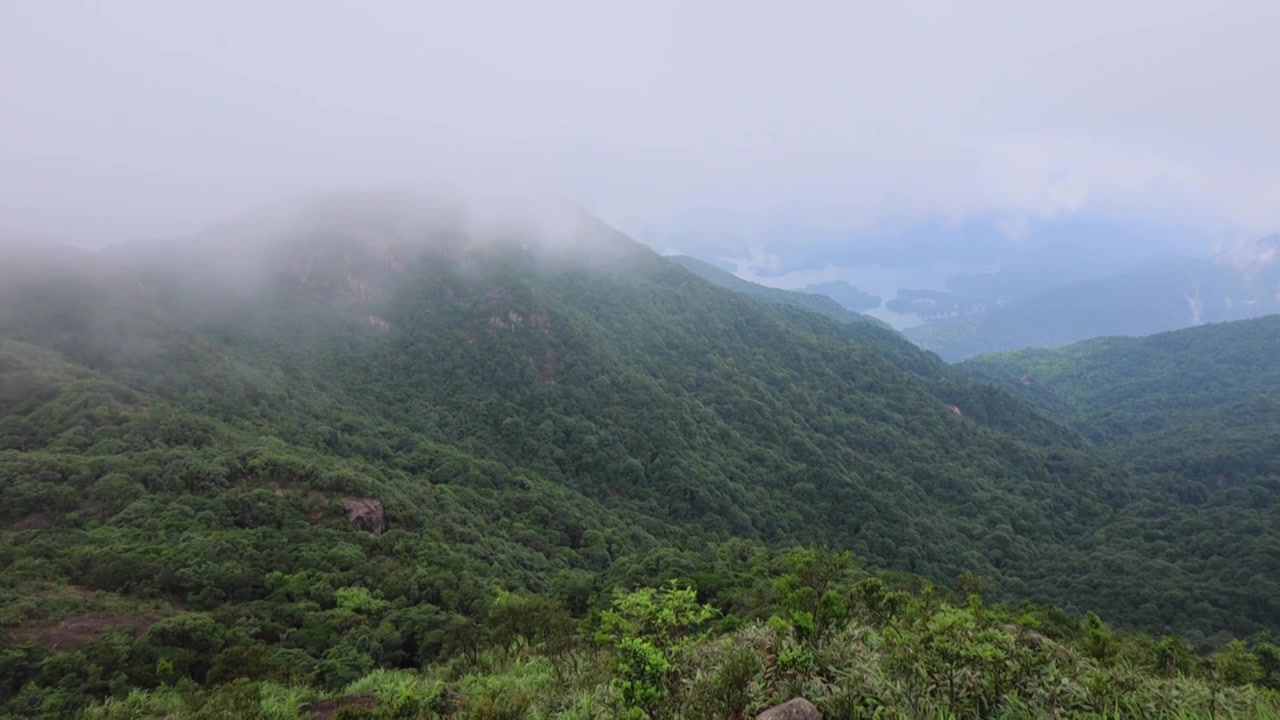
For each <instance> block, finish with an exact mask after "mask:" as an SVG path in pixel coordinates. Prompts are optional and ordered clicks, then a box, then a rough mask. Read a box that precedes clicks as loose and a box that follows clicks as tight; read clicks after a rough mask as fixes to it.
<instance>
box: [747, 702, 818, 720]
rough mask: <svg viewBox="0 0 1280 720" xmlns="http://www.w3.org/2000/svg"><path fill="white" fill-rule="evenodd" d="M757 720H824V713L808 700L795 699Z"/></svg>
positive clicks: (759, 716)
mask: <svg viewBox="0 0 1280 720" xmlns="http://www.w3.org/2000/svg"><path fill="white" fill-rule="evenodd" d="M756 720H822V713H820V712H818V708H816V707H814V706H813V703H811V702H809V701H808V700H805V699H804V698H795V699H794V700H788V701H787V702H784V703H782V704H781V705H778V706H776V707H771V708H769V709H768V710H765V711H764V712H762V713H760V714H759V715H757V716H756Z"/></svg>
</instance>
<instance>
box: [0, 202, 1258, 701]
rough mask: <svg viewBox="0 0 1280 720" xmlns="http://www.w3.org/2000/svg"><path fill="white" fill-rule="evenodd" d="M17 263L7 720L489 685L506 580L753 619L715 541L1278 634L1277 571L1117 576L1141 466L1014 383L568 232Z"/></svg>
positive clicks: (328, 217)
mask: <svg viewBox="0 0 1280 720" xmlns="http://www.w3.org/2000/svg"><path fill="white" fill-rule="evenodd" d="M6 252H10V253H13V256H12V257H11V258H8V259H7V261H6V262H5V263H3V265H0V267H4V268H6V269H7V271H6V272H4V275H3V280H4V282H3V284H2V285H0V309H2V310H0V524H2V525H3V527H4V531H3V533H2V534H0V558H3V570H2V571H0V579H2V581H3V582H0V597H3V600H4V601H3V603H0V608H2V609H0V629H3V635H2V637H3V643H4V644H3V645H0V657H2V658H3V662H4V663H5V665H4V667H5V672H4V673H3V674H2V677H3V678H4V685H3V687H0V692H2V693H3V699H4V703H5V704H4V708H5V710H6V711H7V712H9V713H11V714H13V715H15V716H18V717H31V716H38V715H45V716H54V717H56V716H62V715H65V714H66V713H68V712H70V711H71V710H72V709H74V708H76V707H79V706H80V705H82V704H83V703H85V702H86V701H88V700H89V699H92V698H100V697H105V696H109V695H113V696H118V697H121V696H123V695H124V694H125V693H127V691H128V690H129V689H130V688H158V690H157V691H156V692H157V693H158V695H157V696H156V698H157V699H156V701H157V702H160V701H163V699H164V697H165V696H164V693H165V692H169V691H170V690H172V691H173V692H175V693H178V695H180V696H181V698H178V699H173V698H170V699H171V700H172V701H173V702H179V703H187V702H192V703H195V702H197V701H198V699H199V698H198V697H197V696H196V695H192V694H191V693H193V692H195V686H194V685H192V684H191V683H196V684H199V685H203V686H206V687H211V686H216V685H219V684H220V683H224V682H227V681H229V680H231V679H234V678H236V677H238V676H240V675H241V674H243V673H246V672H249V671H248V670H245V669H244V668H258V667H260V668H265V669H263V670H262V671H261V673H260V674H259V675H254V674H250V675H249V677H250V678H252V679H254V680H263V679H273V680H274V681H278V682H280V683H283V684H286V685H289V684H295V685H296V684H299V683H301V684H303V685H306V686H308V687H315V688H319V689H321V690H324V691H327V692H334V691H338V690H340V689H342V688H344V687H347V686H348V685H349V684H351V683H354V682H357V681H358V680H359V679H360V678H361V677H363V676H365V675H367V674H368V673H371V672H373V671H374V670H376V669H377V668H392V669H395V668H401V669H419V668H422V667H424V666H426V665H428V664H431V663H439V662H443V661H445V660H449V659H450V658H453V659H457V658H462V660H458V661H457V662H460V663H466V662H469V663H472V664H473V666H472V669H471V670H470V671H469V672H475V671H476V670H475V667H474V663H477V662H479V661H480V660H479V652H480V650H481V649H485V648H490V647H491V645H490V644H489V641H488V640H487V639H486V638H487V637H488V635H489V634H491V633H493V632H497V629H496V628H497V626H496V625H494V623H495V622H496V620H494V616H493V614H492V613H493V612H494V604H495V603H498V602H499V600H500V598H502V597H505V596H504V595H503V593H504V592H514V593H521V594H536V595H537V596H538V597H540V598H544V599H546V600H547V601H548V602H553V603H554V604H555V607H558V608H560V609H561V610H562V611H563V612H565V613H569V614H570V615H571V616H572V617H574V618H588V617H595V618H599V617H600V616H599V615H598V614H593V611H595V610H599V609H601V608H603V607H607V606H608V603H609V602H610V599H609V598H610V597H611V595H610V593H611V591H612V589H613V588H628V589H630V588H635V587H637V586H645V585H654V584H657V583H660V582H662V581H664V580H667V579H670V578H677V579H680V580H682V581H688V582H693V583H696V584H697V585H698V586H699V588H700V589H701V592H702V597H703V601H705V602H714V603H715V605H716V608H717V610H718V611H720V612H724V613H733V612H734V611H733V609H732V608H733V607H734V603H738V604H739V605H740V608H741V612H739V613H738V614H739V615H740V616H742V617H744V618H745V617H748V616H750V617H764V616H766V615H768V614H769V613H771V612H772V611H773V608H774V605H773V604H771V602H772V601H769V600H768V599H766V598H761V597H759V593H760V592H762V591H761V590H759V589H757V590H748V589H740V590H734V591H732V592H731V590H732V588H733V587H737V586H740V585H743V584H746V583H747V581H746V580H744V579H742V578H739V579H738V580H733V581H731V580H729V579H726V578H725V577H724V576H723V573H720V571H716V570H714V569H713V568H712V567H711V566H709V565H707V563H708V562H710V561H706V560H697V561H694V560H689V559H688V558H690V557H695V556H696V554H697V553H704V552H706V551H707V548H709V547H717V546H720V545H721V544H722V543H724V542H726V541H728V540H730V539H731V538H736V539H738V540H739V541H742V542H745V543H748V546H750V547H755V546H754V545H751V543H759V544H760V545H761V546H766V547H770V548H782V547H787V546H793V545H811V544H824V543H825V544H829V545H830V546H833V547H838V548H842V549H849V550H852V551H854V552H855V553H856V554H857V555H859V556H862V557H865V558H866V559H867V561H868V562H869V563H870V564H871V566H873V567H876V568H880V569H883V570H887V571H897V572H909V573H914V574H917V575H919V576H921V577H922V578H924V579H926V580H930V581H933V582H936V583H942V584H944V585H950V584H951V582H952V580H953V579H954V578H956V577H957V576H960V575H961V574H962V573H963V574H964V577H966V578H969V579H968V580H967V581H966V583H967V584H974V583H976V584H978V585H982V586H984V587H985V588H987V593H988V595H989V597H990V598H991V599H993V600H999V601H1004V602H1009V603H1019V602H1023V601H1033V602H1037V603H1047V602H1052V603H1056V604H1059V605H1062V606H1064V607H1065V608H1066V610H1067V611H1068V612H1072V613H1079V612H1083V611H1084V610H1085V609H1088V608H1095V609H1098V610H1099V611H1100V612H1103V613H1104V614H1105V615H1106V616H1107V617H1108V618H1109V619H1113V620H1115V621H1116V622H1118V623H1120V624H1122V625H1126V626H1128V627H1134V628H1142V629H1146V630H1149V631H1162V630H1164V629H1165V628H1164V627H1160V625H1161V624H1163V625H1166V626H1168V627H1169V628H1170V629H1173V630H1175V631H1179V632H1191V633H1193V639H1196V638H1198V639H1199V640H1204V639H1205V638H1206V637H1207V636H1210V635H1213V634H1215V633H1218V634H1219V635H1216V636H1215V637H1216V638H1218V639H1225V638H1226V637H1227V636H1226V635H1223V633H1230V634H1234V635H1236V636H1239V637H1245V636H1249V635H1251V634H1254V633H1257V632H1258V631H1261V630H1264V629H1272V628H1274V625H1273V624H1271V623H1274V618H1275V617H1276V615H1275V613H1274V611H1273V609H1272V608H1271V607H1270V606H1269V605H1268V604H1267V602H1269V601H1267V600H1266V595H1265V593H1267V592H1268V591H1269V590H1268V586H1266V585H1257V586H1254V585H1250V586H1248V587H1244V586H1240V585H1235V586H1231V587H1230V588H1229V592H1227V591H1226V590H1224V592H1222V593H1218V594H1215V595H1212V596H1207V597H1204V598H1202V597H1200V596H1199V595H1194V596H1193V595H1190V593H1191V592H1192V591H1193V590H1196V588H1195V586H1194V581H1198V579H1199V578H1201V577H1203V576H1204V573H1206V572H1212V573H1219V574H1222V573H1227V572H1237V573H1238V572H1242V571H1244V570H1245V569H1247V568H1248V567H1249V566H1247V565H1240V564H1228V565H1226V567H1225V569H1224V568H1223V567H1221V565H1222V564H1221V563H1217V564H1211V565H1210V567H1209V569H1208V570H1206V569H1205V568H1204V567H1202V566H1201V564H1200V563H1201V560H1202V558H1199V557H1197V558H1183V559H1175V560H1173V561H1168V566H1167V567H1166V566H1164V565H1159V566H1151V567H1141V563H1142V562H1144V560H1143V557H1142V556H1141V554H1140V552H1145V550H1142V551H1137V550H1134V549H1133V548H1132V547H1131V546H1130V545H1128V544H1126V543H1128V541H1129V538H1128V536H1126V537H1125V538H1124V539H1123V540H1122V541H1121V540H1116V539H1114V538H1113V537H1111V536H1110V535H1109V534H1110V533H1111V532H1112V529H1111V528H1113V527H1116V523H1117V522H1121V521H1123V522H1134V523H1154V522H1155V521H1156V519H1157V518H1155V517H1153V516H1151V515H1150V512H1149V509H1148V508H1146V507H1145V506H1143V505H1142V504H1141V503H1140V502H1137V503H1135V500H1141V498H1142V497H1143V495H1142V494H1141V493H1140V492H1135V491H1134V490H1133V488H1134V484H1133V478H1132V476H1131V475H1130V474H1129V473H1128V472H1126V471H1123V470H1118V469H1116V468H1115V467H1114V466H1113V465H1111V464H1109V463H1108V462H1107V461H1106V460H1104V459H1103V458H1101V457H1099V456H1098V454H1097V453H1096V452H1094V451H1093V450H1092V449H1091V448H1090V447H1089V445H1088V443H1087V442H1086V441H1085V440H1084V439H1083V438H1082V437H1081V436H1080V435H1079V434H1077V433H1076V432H1074V431H1072V430H1070V429H1068V428H1066V427H1064V426H1063V425H1060V424H1058V423H1057V422H1055V421H1053V420H1051V419H1049V418H1048V417H1047V416H1046V415H1044V414H1043V413H1041V412H1039V411H1037V410H1036V409H1034V407H1032V406H1031V405H1030V404H1028V403H1026V402H1023V401H1020V400H1018V399H1017V398H1015V397H1014V395H1013V393H1011V392H1009V391H1006V390H1003V389H996V388H993V387H991V386H990V385H987V384H982V383H974V382H971V381H969V380H968V379H966V378H965V377H963V376H962V375H961V374H960V373H959V372H957V371H956V370H954V369H952V368H949V367H948V366H946V365H944V364H943V363H942V362H941V361H939V360H938V359H937V357H936V356H933V355H930V354H927V353H923V352H921V351H919V350H917V349H915V348H914V347H913V346H911V345H910V344H909V343H907V342H905V340H903V339H902V338H901V337H900V336H898V335H897V334H896V333H893V332H892V331H888V330H885V329H884V328H882V327H880V326H878V325H875V324H872V323H854V324H850V323H840V322H834V321H832V320H830V319H828V318H826V317H822V316H820V315H816V314H813V313H810V312H807V311H804V310H800V309H797V308H792V307H786V306H783V307H778V306H774V305H769V304H767V303H761V302H757V301H755V300H752V299H750V298H747V297H743V296H741V295H738V294H735V293H733V292H730V291H728V290H725V289H723V288H720V287H716V286H714V285H712V284H710V283H708V282H706V281H704V280H702V279H700V278H699V277H697V276H696V275H694V274H693V273H690V272H689V271H687V270H686V269H684V268H682V267H679V266H677V265H676V264H674V263H671V262H669V261H668V260H666V259H664V258H661V257H659V256H658V255H656V254H654V253H652V252H650V251H649V250H647V249H646V248H644V247H643V246H640V245H638V244H637V243H634V242H633V241H631V240H629V239H628V238H625V237H623V236H621V235H618V234H617V233H615V232H613V231H612V230H610V229H608V228H607V227H604V226H603V225H601V224H599V223H598V222H596V221H594V220H593V219H591V218H587V217H583V216H581V215H580V214H576V213H573V212H569V211H558V212H556V213H552V214H550V215H546V214H543V215H538V216H537V217H535V218H533V219H528V220H525V219H522V218H515V219H508V220H504V221H503V222H483V223H482V222H478V221H477V219H476V218H474V217H469V216H467V215H466V214H465V213H459V212H455V211H454V209H453V208H450V207H423V206H420V205H418V204H415V203H409V202H407V201H405V200H403V199H388V198H382V197H374V196H368V197H366V196H356V197H345V198H330V199H327V200H325V201H324V202H323V203H321V204H318V205H316V206H313V207H307V208H302V209H285V210H279V209H276V210H271V211H266V212H263V213H258V214H254V215H251V216H249V217H246V218H243V219H240V220H238V221H236V222H232V223H229V224H227V225H224V226H222V227H219V228H216V229H214V230H211V231H210V232H209V233H206V234H204V235H201V236H199V237H196V238H193V239H191V240H189V241H184V242H181V243H147V244H141V245H134V246H125V247H120V248H115V249H112V250H109V251H104V252H102V253H96V254H88V253H78V252H76V251H72V250H58V251H56V252H55V251H54V250H53V249H51V248H31V247H28V248H10V249H8V250H7V251H6ZM1126 527H1127V526H1126ZM1141 527H1143V528H1145V527H1146V526H1145V525H1143V526H1141ZM1258 537H1259V538H1260V540H1259V542H1263V541H1266V542H1270V541H1271V540H1270V535H1269V533H1267V532H1262V533H1260V534H1259V536H1258ZM1118 551H1122V552H1118ZM690 553H695V555H689V554H690ZM757 579H758V578H757ZM912 582H913V583H917V584H918V583H919V582H922V581H921V580H913V581H912ZM735 583H736V584H735ZM735 593H746V594H747V595H752V594H753V593H754V595H753V597H754V598H755V599H749V598H739V599H736V600H735V599H734V598H735V597H737V596H736V595H735ZM1157 603H1158V604H1159V606H1158V607H1157ZM1170 603H1174V604H1172V605H1170ZM1197 603H1200V604H1203V605H1204V608H1201V607H1200V606H1199V605H1197ZM931 607H933V606H931ZM1165 607H1168V608H1171V609H1170V610H1169V611H1168V612H1165V610H1164V608H1165ZM935 609H936V608H935ZM1202 610H1203V611H1202ZM932 611H933V610H930V612H932ZM919 617H925V616H924V615H920V616H919ZM792 619H793V620H795V618H794V617H793V618H792ZM575 622H576V621H575ZM796 622H800V623H801V624H802V625H803V623H804V622H806V621H803V620H797V621H796ZM868 622H869V620H868ZM1063 622H1065V623H1066V624H1068V625H1070V624H1071V623H1072V622H1074V619H1072V620H1070V621H1067V620H1064V621H1063ZM584 627H585V626H584ZM722 630H724V631H725V632H729V631H731V630H735V628H733V627H724V628H722ZM851 632H853V630H851ZM1064 632H1065V631H1064ZM1067 634H1068V635H1069V634H1070V633H1067ZM1064 637H1066V635H1064ZM1208 644H1209V645H1217V644H1219V643H1218V642H1216V641H1215V642H1210V643H1208ZM708 652H710V650H708ZM503 657H504V658H505V657H506V654H505V652H504V653H503ZM1251 657H1252V656H1251ZM1255 660H1256V658H1255ZM495 672H496V669H495ZM597 679H599V678H597ZM1249 679H1255V678H1246V680H1245V681H1246V682H1247V681H1248V680H1249ZM424 682H425V680H424ZM450 682H452V681H450ZM183 683H186V684H185V685H184V684H183ZM606 684H607V683H606ZM1235 684H1239V683H1235ZM166 688H168V690H166ZM183 688H186V689H185V690H184V689H183ZM228 692H230V690H228ZM779 692H780V691H779ZM183 693H186V694H185V695H183ZM996 695H997V696H999V695H1000V693H997V694H996ZM763 697H764V696H761V698H763ZM218 702H219V703H220V702H221V701H218ZM228 702H229V701H228ZM753 702H755V701H753ZM113 707H114V706H113ZM121 707H126V706H121ZM192 707H194V706H192ZM210 707H217V703H215V704H214V705H211V706H210ZM104 708H105V706H104ZM103 712H119V713H125V714H124V715H121V714H117V715H114V717H122V716H129V715H128V714H127V713H128V712H133V711H132V710H128V709H127V707H126V709H125V710H119V709H118V708H117V709H115V710H111V709H110V708H106V709H103ZM174 712H176V711H174ZM193 712H203V711H200V710H199V709H198V708H196V710H193ZM210 712H212V710H210ZM433 712H434V711H433ZM197 716H201V715H198V714H197ZM203 716H208V717H213V716H214V715H203ZM203 716H202V717H203ZM425 716H429V717H430V716H433V715H425ZM502 716H503V715H500V714H496V715H488V716H485V715H474V717H502ZM508 716H509V717H518V716H521V715H518V714H517V715H508Z"/></svg>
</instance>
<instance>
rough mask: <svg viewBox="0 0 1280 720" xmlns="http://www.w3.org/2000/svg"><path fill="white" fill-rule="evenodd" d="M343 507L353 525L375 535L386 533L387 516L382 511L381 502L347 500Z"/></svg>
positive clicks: (343, 502) (369, 499)
mask: <svg viewBox="0 0 1280 720" xmlns="http://www.w3.org/2000/svg"><path fill="white" fill-rule="evenodd" d="M342 507H343V508H344V509H345V510H346V511H347V521H348V522H350V523H351V524H352V525H355V526H356V527H358V528H360V529H361V530H364V531H365V532H371V533H373V534H374V535H381V534H382V533H384V532H386V530H387V516H386V513H385V512H384V511H383V509H382V501H381V500H374V499H373V498H347V499H345V500H343V501H342Z"/></svg>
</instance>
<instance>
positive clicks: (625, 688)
mask: <svg viewBox="0 0 1280 720" xmlns="http://www.w3.org/2000/svg"><path fill="white" fill-rule="evenodd" d="M715 614H716V610H715V608H713V607H711V606H710V605H703V604H700V603H699V602H698V594H697V592H696V591H695V590H694V589H693V588H691V587H686V588H682V587H680V586H679V585H678V584H677V583H676V581H674V580H672V581H671V582H670V583H668V584H667V585H666V586H664V587H662V588H641V589H639V590H635V591H634V592H629V593H628V592H622V591H618V592H617V593H616V594H615V596H614V598H613V607H612V608H611V609H609V610H606V611H605V612H604V613H603V614H602V615H601V622H600V629H601V636H602V639H603V640H604V641H606V642H608V643H609V644H610V645H611V646H612V647H613V649H614V652H615V655H614V660H613V671H614V675H615V677H614V683H615V685H616V687H617V688H618V690H619V691H620V692H621V694H622V700H623V702H624V703H625V704H626V705H627V706H628V707H632V708H638V709H640V710H643V711H645V712H648V713H652V712H653V711H654V709H655V708H657V707H658V705H659V704H660V703H661V702H662V701H663V700H664V699H665V698H666V697H667V696H668V695H669V694H670V692H671V688H672V686H673V685H674V681H675V679H676V677H677V676H678V672H679V668H680V662H681V659H682V656H683V655H684V653H685V652H686V651H687V650H688V649H689V648H690V647H692V646H693V645H694V644H695V643H697V641H698V640H699V639H701V634H700V633H699V628H700V627H701V626H702V625H703V624H704V623H706V622H707V621H708V620H710V619H711V618H713V617H714V616H715Z"/></svg>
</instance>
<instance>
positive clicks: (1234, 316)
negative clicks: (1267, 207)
mask: <svg viewBox="0 0 1280 720" xmlns="http://www.w3.org/2000/svg"><path fill="white" fill-rule="evenodd" d="M1278 256H1280V235H1273V236H1270V237H1268V238H1264V239H1262V240H1260V241H1258V242H1256V243H1253V244H1252V245H1250V246H1249V247H1248V248H1247V249H1245V250H1244V251H1237V252H1235V253H1231V254H1223V255H1219V256H1217V257H1213V258H1203V259H1190V258H1176V259H1168V260H1164V261H1159V262H1151V263H1148V264H1146V265H1143V266H1140V267H1137V268H1134V269H1132V270H1129V271H1126V272H1119V273H1115V274H1111V275H1106V276H1103V277H1097V278H1092V279H1088V280H1082V281H1078V282H1074V283H1070V284H1066V285H1062V286H1059V287H1048V288H1046V289H1043V290H1038V291H1032V292H1027V293H1024V294H1007V293H1006V292H1005V288H1007V286H1008V285H1009V283H1008V282H1006V281H1002V280H1001V279H1000V278H999V277H997V276H985V277H983V276H971V277H966V278H963V279H957V282H955V283H952V284H951V288H950V289H949V290H947V291H929V290H903V291H901V292H900V293H899V295H898V297H896V298H894V299H893V300H890V301H889V303H888V305H887V307H888V308H889V309H891V310H894V311H896V312H914V313H915V314H917V315H918V316H919V317H921V318H922V319H924V320H925V323H924V324H923V325H920V326H917V327H912V328H908V329H906V330H905V331H904V333H905V334H906V336H907V337H908V338H910V339H911V340H912V341H913V342H915V343H917V344H918V345H920V346H921V347H923V348H925V349H927V350H933V351H934V352H937V353H938V354H939V355H941V356H942V357H943V358H944V359H947V360H962V359H964V358H967V357H972V356H974V355H979V354H982V353H988V352H996V351H1001V350H1013V349H1017V348H1024V347H1052V346H1056V345H1064V344H1067V343H1071V342H1076V341H1079V340H1085V339H1088V338H1092V337H1099V336H1106V335H1127V336H1139V335H1149V334H1151V333H1157V332H1163V331H1167V330H1176V329H1179V328H1184V327H1189V326H1194V325H1199V324H1202V323H1209V322H1220V321H1226V320H1240V319H1245V318H1250V317H1257V316H1259V315H1264V314H1267V313H1273V312H1277V311H1280V262H1278V261H1277V257H1278Z"/></svg>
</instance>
